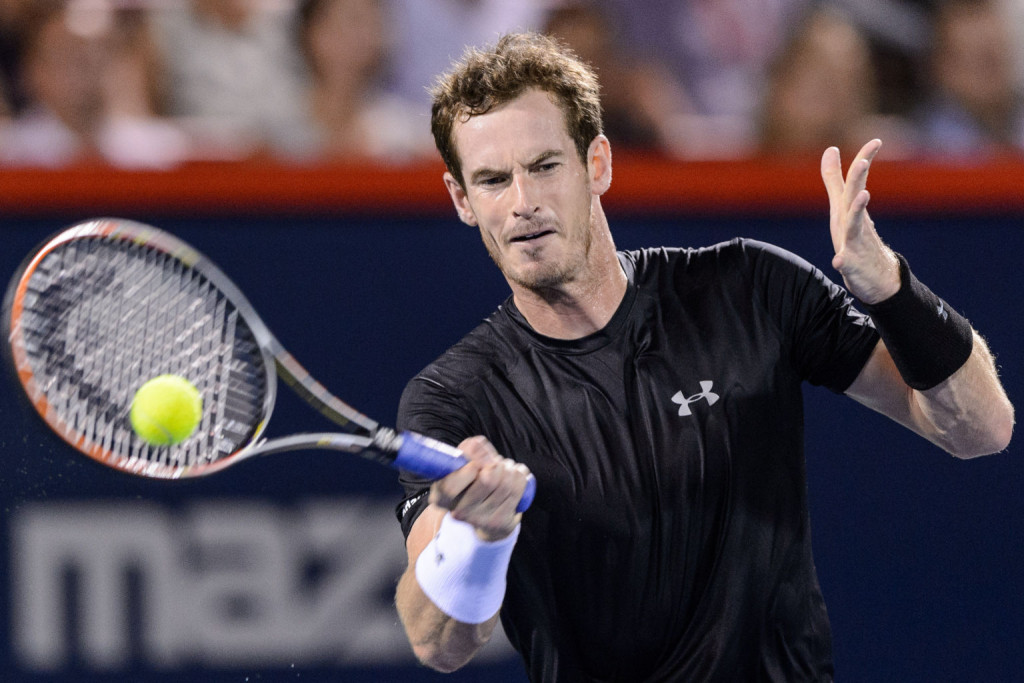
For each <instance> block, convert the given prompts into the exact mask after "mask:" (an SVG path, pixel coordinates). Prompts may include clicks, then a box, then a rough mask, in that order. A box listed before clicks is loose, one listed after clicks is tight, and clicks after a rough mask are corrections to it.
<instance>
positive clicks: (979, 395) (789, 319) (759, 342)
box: [397, 34, 1013, 683]
mask: <svg viewBox="0 0 1024 683" xmlns="http://www.w3.org/2000/svg"><path fill="white" fill-rule="evenodd" d="M432 126H433V133H434V136H435V142H436V144H437V146H438V148H439V150H440V152H441V156H442V157H443V159H444V161H445V164H446V165H447V172H446V173H445V174H444V182H445V184H446V186H447V188H448V191H449V192H450V194H451V198H452V201H453V202H454V205H455V209H456V211H457V212H458V215H459V217H460V218H461V220H462V221H463V222H465V223H467V224H468V225H471V226H475V227H477V228H479V230H480V234H481V236H482V238H483V241H484V244H485V245H486V246H487V249H488V251H489V252H490V255H491V257H492V258H493V260H494V261H495V263H496V264H497V265H498V268H500V269H501V272H502V273H503V274H504V276H505V278H506V280H507V281H508V284H509V286H510V287H511V290H512V295H511V296H510V297H509V298H508V299H507V300H506V301H505V302H504V304H503V305H501V306H500V307H499V308H498V310H497V311H496V312H494V313H493V314H492V315H491V316H490V317H489V318H488V319H487V320H486V321H485V322H484V323H483V324H481V325H480V326H479V327H477V328H476V329H474V330H472V331H471V332H470V333H469V334H468V335H467V336H466V337H464V338H463V339H462V340H461V341H459V342H458V343H457V344H455V345H454V346H453V347H452V348H451V349H449V350H448V351H447V352H446V353H445V354H444V355H443V356H441V357H440V358H439V359H437V360H436V361H434V362H433V363H432V364H431V365H430V366H428V367H427V368H426V369H425V370H423V372H422V373H420V374H419V375H418V376H417V377H415V378H414V379H413V380H412V381H411V382H410V383H409V385H408V387H407V389H406V391H405V393H404V395H403V398H402V402H401V406H400V411H399V412H400V415H399V422H400V425H401V426H402V427H403V428H408V429H415V430H417V431H420V432H423V433H425V434H428V435H431V436H433V437H436V438H438V439H440V440H442V441H445V442H448V443H451V444H454V445H458V446H459V447H460V448H461V449H463V450H464V451H465V453H466V455H467V456H468V457H469V458H470V460H471V463H470V464H469V465H467V466H466V467H464V468H463V469H462V470H459V471H458V472H455V473H454V474H451V475H449V476H447V477H445V478H444V479H442V480H440V481H437V482H435V483H433V484H432V485H431V483H430V482H427V481H423V480H418V479H416V478H414V477H411V476H403V479H402V481H403V484H404V486H405V488H406V492H407V496H406V498H405V500H404V501H403V503H402V504H401V505H400V506H399V508H398V516H399V518H400V520H401V523H402V528H403V530H404V532H405V534H406V536H407V542H406V546H407V549H408V557H409V566H408V569H407V571H406V572H405V573H404V575H403V576H402V578H401V580H400V582H399V585H398V591H397V606H398V611H399V615H400V617H401V619H402V623H403V624H404V626H405V629H406V632H407V634H408V637H409V640H410V641H411V643H412V647H413V650H414V651H415V653H416V655H417V656H418V657H419V659H420V660H421V661H422V662H424V663H425V664H427V665H428V666H430V667H433V668H435V669H438V670H441V671H452V670H455V669H458V668H459V667H461V666H462V665H464V664H465V663H466V662H468V661H469V660H470V659H471V658H472V657H473V655H474V654H475V653H476V652H477V651H478V650H479V648H480V647H481V646H482V645H483V644H485V643H486V642H487V640H488V639H489V638H490V637H491V634H492V632H493V629H494V627H495V624H496V623H497V620H498V618H499V615H500V618H501V620H502V624H503V626H504V628H505V631H506V633H507V635H508V637H509V639H510V641H511V642H512V644H513V645H514V646H515V648H516V649H517V650H518V651H519V653H520V654H521V655H522V658H523V660H524V662H525V666H526V669H527V672H528V675H529V677H530V679H531V680H532V681H545V682H546V681H628V682H629V683H637V682H640V681H730V682H731V681H785V682H787V683H793V682H794V681H831V680H832V677H833V664H832V656H831V634H830V628H829V621H828V616H827V613H826V610H825V605H824V602H823V600H822V594H821V590H820V588H819V585H818V579H817V577H816V575H815V569H814V563H813V560H812V556H811V545H810V540H811V534H810V529H809V524H808V510H807V497H806V492H805V487H806V479H805V464H804V453H803V425H802V419H803V418H802V398H801V385H802V384H803V383H804V382H809V383H811V384H815V385H823V386H826V387H828V388H829V389H831V390H832V391H834V392H836V393H839V394H845V395H847V396H849V397H851V398H853V399H855V400H856V401H859V402H860V403H863V404H864V405H867V406H869V407H871V408H873V409H875V410H878V411H880V412H882V413H884V414H885V415H888V416H889V417H891V418H892V419H893V420H895V421H897V422H899V423H900V424H903V425H905V426H906V427H908V428H910V429H912V430H913V431H915V432H916V433H918V434H920V435H921V436H923V437H924V438H926V439H928V440H929V441H931V442H933V443H935V444H937V445H938V446H940V447H942V448H944V449H945V450H947V451H949V452H950V453H952V454H953V455H955V456H958V457H962V458H967V457H973V456H977V455H982V454H986V453H992V452H996V451H1000V450H1002V449H1004V448H1006V446H1007V444H1008V443H1009V440H1010V435H1011V432H1012V428H1013V408H1012V406H1011V405H1010V403H1009V401H1008V400H1007V397H1006V395H1005V393H1004V391H1003V389H1002V387H1001V385H1000V382H999V379H998V377H997V373H996V370H995V367H994V364H993V360H992V357H991V355H990V354H989V351H988V349H987V348H986V345H985V343H984V342H983V341H982V339H981V337H979V336H978V335H977V334H976V333H975V332H974V330H973V329H972V328H971V326H970V324H969V323H968V322H967V321H966V320H965V319H964V318H963V317H961V316H960V315H959V314H958V313H956V312H955V311H954V310H953V309H952V308H951V307H950V306H949V304H947V303H946V302H945V301H943V300H941V299H939V298H938V297H937V296H936V295H935V294H933V293H932V292H931V291H930V290H929V289H928V288H927V287H926V286H925V285H924V284H922V283H921V282H919V281H918V280H917V279H916V278H915V277H914V275H913V274H912V272H911V270H910V268H909V266H908V264H907V262H906V260H905V259H903V257H901V256H899V255H897V254H895V253H894V252H893V251H892V250H891V249H889V248H888V247H887V246H886V245H885V244H884V243H883V242H882V240H881V239H880V238H879V236H878V234H877V233H876V231H875V228H874V225H873V223H872V221H871V219H870V217H869V215H868V212H867V205H868V192H867V191H866V189H865V186H866V181H867V176H868V169H869V167H870V165H871V162H872V160H873V159H874V157H875V155H876V153H877V152H878V150H879V147H880V144H881V143H880V142H879V141H877V140H876V141H872V142H869V143H867V144H866V145H865V146H864V147H863V148H862V149H861V150H860V152H859V154H858V155H857V157H856V158H855V159H854V160H853V162H852V163H851V164H850V166H849V170H848V172H847V174H846V175H845V177H844V175H843V173H842V169H841V166H840V159H839V153H838V150H836V149H835V148H831V149H828V150H826V151H825V152H824V156H823V158H822V164H821V166H822V176H823V178H824V182H825V189H826V191H827V193H828V197H829V201H830V205H831V216H830V224H831V236H832V242H833V244H834V246H835V258H834V260H833V266H834V267H835V268H836V270H837V271H838V272H839V273H840V274H841V276H842V278H843V281H844V282H845V285H846V287H845V289H844V288H842V287H840V286H839V285H837V284H834V283H833V282H831V281H830V280H829V279H827V278H826V276H825V275H824V274H823V273H822V272H820V271H819V270H817V269H816V268H814V267H812V266H811V265H810V264H808V263H807V262H806V261H804V260H802V259H801V258H799V257H798V256H795V255H793V254H792V253H789V252H787V251H784V250H782V249H780V248H778V247H775V246H772V245H770V244H766V243H761V242H757V241H752V240H747V239H734V240H731V241H728V242H724V243H721V244H716V245H714V246H709V247H706V248H700V249H681V248H652V249H644V250H639V251H631V252H619V251H617V250H616V248H615V244H614V242H613V240H612V234H611V232H610V230H609V226H608V221H607V218H606V216H605V214H604V212H603V211H602V208H601V196H602V195H603V194H604V193H605V192H606V191H607V190H608V188H609V186H610V184H611V181H612V155H611V148H610V145H609V141H608V139H607V138H606V137H605V136H604V135H602V133H601V130H602V129H601V110H600V105H599V101H598V82H597V79H596V77H595V74H594V73H593V72H592V71H591V70H589V69H588V67H587V66H585V65H584V64H582V63H581V62H580V61H578V60H577V59H576V58H575V57H574V55H573V54H572V53H571V52H569V51H567V50H565V49H563V48H562V47H560V45H559V44H557V43H555V42H553V41H552V40H550V39H548V38H545V37H542V36H539V35H535V34H519V35H508V36H505V37H503V38H501V39H500V40H499V41H498V43H497V44H496V45H495V46H494V47H493V48H488V49H486V50H477V51H471V52H469V53H467V55H466V56H465V57H464V58H463V60H462V61H461V62H460V63H458V64H457V65H456V66H455V67H454V69H453V71H451V72H450V73H448V74H446V75H445V76H443V77H442V78H441V79H440V80H439V81H438V84H437V86H436V88H435V90H434V103H433V120H432ZM680 191H681V192H685V188H680ZM858 302H859V304H860V306H859V307H858V308H859V309H860V310H858V308H855V305H856V304H857V303H858ZM860 311H863V312H860ZM528 472H532V473H533V474H534V475H535V476H536V478H537V497H536V500H535V502H534V504H533V507H532V508H530V509H529V510H528V511H527V512H526V513H525V514H522V515H520V514H517V513H516V512H515V507H516V504H517V502H518V500H519V497H520V495H521V494H522V491H523V488H524V485H525V481H526V477H527V474H528Z"/></svg>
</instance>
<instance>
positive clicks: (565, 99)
mask: <svg viewBox="0 0 1024 683" xmlns="http://www.w3.org/2000/svg"><path fill="white" fill-rule="evenodd" d="M529 88H539V89H541V90H543V91H545V92H547V93H550V94H551V95H553V96H554V97H555V99H556V101H557V102H558V104H559V105H560V106H561V108H562V111H563V112H564V114H565V123H566V129H567V130H568V132H569V136H570V137H571V138H572V139H573V142H574V143H575V145H576V151H577V153H578V154H579V155H580V159H581V160H582V161H583V163H584V164H586V161H587V150H588V149H589V148H590V143H591V142H592V141H593V140H594V138H595V137H597V136H598V135H600V134H601V132H602V130H603V124H602V121H601V100H600V86H599V85H598V82H597V75H596V74H595V73H594V71H593V70H592V69H591V68H590V67H589V66H587V65H586V64H585V63H584V62H583V61H581V60H580V59H579V58H578V57H577V56H576V54H575V53H574V52H573V51H572V50H571V49H570V48H569V47H567V46H566V45H564V44H563V43H561V42H559V41H558V40H556V39H554V38H552V37H550V36H545V35H541V34H539V33H511V34H507V35H504V36H502V37H501V38H500V39H499V40H498V42H497V43H495V44H494V45H493V46H491V47H488V48H485V49H477V48H470V49H468V50H467V51H466V53H465V54H464V55H463V56H462V59H461V60H460V61H459V62H457V63H456V64H455V65H454V66H453V68H452V70H451V71H449V72H447V73H445V74H443V75H442V76H440V77H439V78H438V79H437V81H436V82H435V84H434V86H433V87H432V88H431V90H430V94H431V96H432V97H433V107H432V110H431V118H430V129H431V132H432V133H433V134H434V143H435V144H436V145H437V150H438V151H439V152H440V153H441V158H442V159H443V160H444V163H445V166H447V168H448V171H449V172H450V173H451V174H452V175H453V176H454V177H455V179H456V180H457V181H458V182H459V184H460V185H462V186H463V187H465V182H464V181H463V177H462V164H461V161H460V160H459V156H458V153H457V150H456V149H455V140H454V139H453V137H452V133H453V131H454V128H455V123H456V121H459V122H462V123H465V122H466V121H468V120H469V119H470V118H471V117H473V116H479V115H481V114H486V113H487V112H489V111H491V110H492V109H494V108H495V107H497V106H500V105H502V104H504V103H506V102H510V101H512V100H514V99H516V98H517V97H519V96H520V95H521V94H522V93H523V92H524V91H525V90H527V89H529Z"/></svg>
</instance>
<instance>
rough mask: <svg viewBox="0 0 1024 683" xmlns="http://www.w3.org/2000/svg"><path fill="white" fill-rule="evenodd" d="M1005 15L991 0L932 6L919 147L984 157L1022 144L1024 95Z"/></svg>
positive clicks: (953, 0)
mask: <svg viewBox="0 0 1024 683" xmlns="http://www.w3.org/2000/svg"><path fill="white" fill-rule="evenodd" d="M1004 16H1005V15H1004V14H1003V13H1002V11H1001V10H1000V8H999V5H997V4H996V3H995V2H994V1H993V0H948V1H947V2H944V3H942V4H941V5H939V7H938V8H937V11H936V14H935V18H934V33H933V37H932V45H931V50H930V53H929V54H930V57H929V65H928V73H929V75H930V77H931V91H932V92H931V97H930V99H929V100H928V102H927V103H926V104H925V106H924V107H923V108H922V112H921V116H920V126H921V130H922V135H923V151H924V152H926V153H928V154H934V155H939V156H944V157H947V158H958V159H985V158H988V157H991V156H993V155H998V154H1004V153H1007V152H1010V151H1013V150H1016V151H1020V150H1021V149H1024V106H1022V105H1024V100H1022V97H1021V91H1020V88H1019V87H1018V85H1017V82H1016V80H1015V74H1014V65H1013V54H1014V52H1013V46H1012V42H1011V35H1010V32H1009V30H1008V28H1007V25H1006V22H1005V19H1004Z"/></svg>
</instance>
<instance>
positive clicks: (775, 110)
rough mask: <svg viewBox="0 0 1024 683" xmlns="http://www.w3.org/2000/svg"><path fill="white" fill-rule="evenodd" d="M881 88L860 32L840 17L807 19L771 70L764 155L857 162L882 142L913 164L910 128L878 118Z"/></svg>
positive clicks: (821, 11) (831, 13)
mask: <svg viewBox="0 0 1024 683" xmlns="http://www.w3.org/2000/svg"><path fill="white" fill-rule="evenodd" d="M877 85H878V84H877V83H876V81H875V69H874V67H873V64H872V55H871V48H870V46H869V45H868V42H867V39H866V38H865V36H864V34H863V33H862V32H861V31H860V30H859V29H858V27H857V26H856V25H854V24H853V23H852V22H851V21H850V20H848V19H847V17H846V16H845V15H843V14H842V13H841V12H839V11H838V10H835V9H829V8H815V9H813V10H811V11H809V12H808V14H807V15H806V17H805V18H804V20H803V21H801V22H799V23H798V24H797V26H796V28H795V30H794V32H793V34H792V36H791V37H790V38H789V40H788V41H787V43H786V45H785V46H784V47H783V49H782V51H781V52H780V53H779V55H778V56H777V57H776V59H775V60H774V61H773V63H772V65H771V68H770V69H769V72H768V76H767V80H766V82H765V85H764V88H763V92H764V101H763V106H762V111H761V122H760V135H759V150H758V151H759V152H760V153H761V154H764V155H773V156H778V155H781V154H786V155H813V156H815V157H817V156H819V155H820V154H821V150H822V149H825V148H828V147H830V146H832V145H836V146H838V147H839V148H840V151H841V152H842V154H843V158H853V156H854V155H855V154H856V153H857V150H858V149H859V148H860V146H861V141H862V140H867V139H871V138H881V139H882V140H883V141H885V143H886V155H887V156H892V157H894V158H896V157H899V156H907V155H908V154H910V153H911V150H912V149H913V141H912V139H913V135H912V133H911V131H910V126H909V124H908V123H906V122H904V121H901V120H900V119H897V118H896V117H883V116H881V115H880V114H879V113H878V103H877Z"/></svg>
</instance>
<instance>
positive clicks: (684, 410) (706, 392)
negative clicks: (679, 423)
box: [672, 380, 719, 417]
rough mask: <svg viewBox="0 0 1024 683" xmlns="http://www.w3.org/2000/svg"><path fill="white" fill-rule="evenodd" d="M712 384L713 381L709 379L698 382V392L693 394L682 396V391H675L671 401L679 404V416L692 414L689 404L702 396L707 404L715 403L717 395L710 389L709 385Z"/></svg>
mask: <svg viewBox="0 0 1024 683" xmlns="http://www.w3.org/2000/svg"><path fill="white" fill-rule="evenodd" d="M713 384H714V382H712V381H710V380H704V381H702V382H701V383H700V389H701V391H700V393H699V394H694V395H693V396H683V392H681V391H677V392H676V395H675V396H673V397H672V402H673V403H678V404H679V416H680V417H686V416H687V415H693V412H692V411H691V410H690V404H691V403H693V402H694V401H699V400H701V399H702V398H703V399H705V400H706V401H707V402H708V405H709V406H713V405H715V403H716V402H717V401H718V398H719V396H718V394H716V393H714V392H713V391H711V386H712V385H713Z"/></svg>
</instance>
